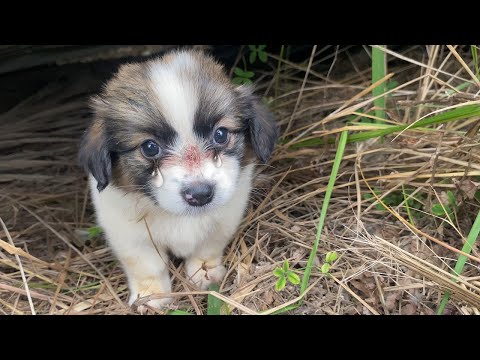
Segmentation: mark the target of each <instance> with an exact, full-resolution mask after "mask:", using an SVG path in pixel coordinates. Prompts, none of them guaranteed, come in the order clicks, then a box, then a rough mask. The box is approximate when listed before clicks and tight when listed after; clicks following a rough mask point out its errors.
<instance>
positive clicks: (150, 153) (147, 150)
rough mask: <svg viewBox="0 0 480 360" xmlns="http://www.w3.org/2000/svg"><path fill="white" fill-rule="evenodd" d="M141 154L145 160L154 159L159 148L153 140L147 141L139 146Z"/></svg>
mask: <svg viewBox="0 0 480 360" xmlns="http://www.w3.org/2000/svg"><path fill="white" fill-rule="evenodd" d="M140 148H141V149H142V154H143V155H144V156H145V157H147V158H154V157H156V156H157V155H158V154H159V153H160V147H159V146H158V144H157V143H156V142H155V141H153V140H147V141H144V142H143V143H142V145H141V146H140Z"/></svg>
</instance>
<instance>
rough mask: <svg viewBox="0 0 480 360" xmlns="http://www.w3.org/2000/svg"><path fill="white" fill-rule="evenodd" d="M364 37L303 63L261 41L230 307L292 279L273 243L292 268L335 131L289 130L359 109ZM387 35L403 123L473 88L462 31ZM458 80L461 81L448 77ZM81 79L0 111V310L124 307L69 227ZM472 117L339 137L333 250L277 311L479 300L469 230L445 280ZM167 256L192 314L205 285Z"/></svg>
mask: <svg viewBox="0 0 480 360" xmlns="http://www.w3.org/2000/svg"><path fill="white" fill-rule="evenodd" d="M369 49H370V48H368V47H365V48H364V49H360V51H358V48H352V47H339V48H337V52H336V53H335V54H329V55H325V54H326V50H328V49H327V48H319V49H318V50H317V51H316V52H315V53H313V54H312V55H313V57H312V58H311V59H310V60H311V61H308V60H307V61H306V62H305V63H304V64H294V63H291V62H288V61H282V64H281V67H280V69H281V71H280V73H277V66H278V63H277V61H278V60H279V58H278V57H277V56H273V57H272V58H271V64H272V70H271V71H264V72H263V73H262V74H261V76H260V79H259V82H258V83H259V92H260V93H262V92H263V93H264V94H265V95H266V96H267V97H268V98H269V99H270V100H271V106H272V109H273V110H274V111H275V113H276V114H277V117H278V120H279V123H280V124H281V125H282V129H283V130H284V132H283V135H284V138H283V140H284V141H283V143H282V145H279V146H278V147H277V149H276V152H275V155H274V157H273V159H272V161H271V162H270V164H269V165H268V166H263V167H259V169H258V172H259V176H258V178H257V181H256V184H255V190H254V192H253V194H252V201H251V205H250V207H249V210H248V214H247V215H246V217H245V220H244V222H243V223H242V226H241V228H240V230H239V232H238V234H237V236H236V237H235V239H234V240H233V242H232V243H231V245H230V246H229V248H228V249H227V253H226V257H225V264H226V266H227V267H228V269H229V271H228V274H227V277H226V278H225V280H224V282H223V284H222V286H221V288H220V293H221V294H222V298H223V300H224V301H225V302H227V303H228V304H229V308H230V311H231V313H232V314H255V313H259V312H264V311H266V312H267V313H271V312H273V310H275V309H277V307H282V306H283V305H284V304H287V303H292V302H293V301H294V300H295V299H296V298H297V297H298V296H299V295H300V294H299V287H297V286H293V285H291V284H290V285H287V286H286V288H285V289H284V290H283V291H281V292H277V291H275V289H274V283H275V281H276V278H275V276H274V275H273V273H272V271H273V270H274V269H275V268H276V267H278V266H281V263H282V262H283V261H284V260H285V259H288V261H289V263H290V267H291V268H293V269H295V271H296V272H297V273H298V275H300V276H301V275H302V273H303V268H304V267H305V265H306V262H307V259H308V256H309V253H310V250H311V248H312V244H313V240H314V236H315V232H316V225H317V223H318V216H319V212H320V208H321V205H322V199H323V196H324V192H325V190H326V185H327V183H328V179H329V174H330V170H331V166H332V162H333V158H334V156H335V151H336V147H335V145H322V146H318V147H315V148H300V149H292V148H291V147H290V145H292V144H295V143H298V142H299V141H301V140H304V139H307V138H313V137H324V136H325V135H327V134H335V132H336V129H339V128H342V127H344V126H345V125H346V123H345V120H346V119H347V118H348V120H352V121H353V120H354V118H355V117H356V118H357V119H359V118H360V116H361V115H362V114H361V113H358V110H359V106H358V105H359V104H363V105H362V106H361V108H362V110H363V112H367V111H368V110H370V109H372V107H373V101H372V97H371V92H370V90H368V91H364V90H366V89H368V88H369V86H370V85H371V83H370V81H371V80H370V74H371V68H370V59H369V56H368V54H367V51H369ZM388 51H389V58H388V59H389V61H390V62H389V72H393V73H394V76H393V79H395V80H396V81H398V83H399V84H400V85H402V84H406V83H409V84H408V85H407V86H404V87H402V88H400V89H397V90H395V91H393V92H392V93H391V94H390V96H389V97H388V98H387V114H388V118H389V122H391V123H394V124H411V123H413V122H414V121H416V120H418V119H419V118H420V117H422V116H425V115H427V114H429V113H431V112H433V111H437V110H440V109H443V108H447V107H449V106H455V105H458V104H462V103H466V102H471V101H476V102H477V101H479V100H480V98H479V97H478V91H479V90H480V89H479V87H478V85H477V84H478V80H477V79H476V78H475V74H473V73H472V70H470V69H475V66H474V64H473V61H472V56H471V54H470V53H469V48H468V47H465V48H463V47H458V46H454V47H448V48H447V47H445V46H428V47H426V48H425V47H420V46H417V47H412V48H409V49H403V50H402V51H401V53H398V52H397V51H396V50H391V49H389V50H388ZM273 59H276V60H273ZM460 60H461V61H460ZM306 72H308V76H305V75H306ZM258 74H259V73H258V72H257V75H258ZM326 74H328V76H326ZM472 75H473V78H475V81H474V80H472ZM465 81H470V82H472V85H470V86H468V87H467V88H463V89H461V90H457V89H455V87H457V86H459V85H460V84H462V83H463V82H465ZM95 86H98V84H97V82H95V81H94V80H92V81H86V80H84V81H80V78H73V79H70V80H68V81H63V82H52V83H50V84H49V85H48V86H47V87H45V88H43V89H42V90H41V91H39V92H37V93H36V94H34V95H33V96H31V97H30V98H28V99H25V101H23V102H22V103H20V104H18V105H17V106H15V107H14V108H12V109H10V110H9V111H8V112H6V113H4V114H1V115H0V118H1V121H0V149H1V155H0V199H1V204H2V206H1V208H0V217H1V218H2V219H3V221H4V222H5V224H6V230H2V229H1V228H0V239H1V240H0V248H1V250H0V313H3V314H30V313H32V312H33V311H34V312H36V313H37V314H129V313H133V311H132V310H130V309H129V308H127V307H126V306H125V301H126V299H127V295H128V289H127V286H126V282H125V276H124V275H123V272H122V270H121V268H120V267H119V265H118V263H117V261H116V260H115V259H114V257H113V255H112V253H111V251H110V250H109V248H108V247H107V246H106V245H105V244H104V242H103V241H102V239H96V240H95V241H85V239H84V237H82V236H81V233H82V230H85V229H87V228H89V227H90V226H93V225H95V223H94V216H93V213H92V207H91V205H90V203H89V199H88V191H87V184H86V177H85V176H84V174H83V172H82V171H81V169H79V167H78V166H77V163H76V153H77V145H78V140H79V138H80V136H81V134H82V131H83V130H84V128H85V127H86V125H87V123H88V117H89V114H88V111H87V109H86V107H85V99H86V97H87V96H88V95H90V93H91V91H92V88H95ZM274 94H277V95H276V96H274ZM359 94H360V95H359ZM358 95H359V96H358ZM478 126H479V119H478V118H473V119H464V120H458V121H454V122H451V123H448V124H445V125H440V126H437V127H436V129H435V130H434V131H426V130H415V131H413V130H412V131H410V130H408V131H405V132H403V133H402V134H401V135H400V136H398V137H395V135H393V136H388V137H386V138H384V139H371V140H368V141H365V142H361V143H355V144H350V145H348V146H347V149H346V152H345V156H344V160H343V161H342V164H341V167H340V170H339V178H338V179H337V182H336V185H335V189H334V192H333V196H332V199H331V202H330V206H329V208H328V213H327V219H326V223H325V229H324V232H323V234H322V238H321V241H320V246H319V256H318V259H317V260H318V261H317V262H316V265H318V266H321V264H322V262H323V259H324V254H325V253H326V252H328V251H332V250H335V251H336V252H337V253H338V254H339V259H338V260H337V261H336V262H335V263H334V265H333V267H332V269H331V276H325V275H323V274H322V273H321V272H320V270H319V268H318V267H316V268H314V269H313V271H312V278H311V281H310V284H311V285H313V286H310V287H309V289H308V292H307V294H306V297H305V298H304V302H303V305H302V306H301V307H299V308H298V309H296V310H293V311H291V312H290V313H295V314H371V313H379V314H433V313H434V312H435V311H436V308H437V306H438V304H439V303H440V299H441V296H442V295H443V292H444V291H445V290H446V289H450V290H451V291H452V297H451V301H450V303H449V305H448V306H447V310H446V313H455V314H478V313H479V308H480V273H479V265H480V251H479V250H480V249H479V247H478V244H477V245H476V247H475V248H474V249H473V251H472V257H471V258H469V260H468V262H467V265H466V267H465V270H464V273H463V276H462V277H461V278H460V280H459V282H457V283H453V282H451V281H450V278H451V276H450V274H451V272H452V268H453V267H454V264H455V261H456V258H457V256H458V255H457V254H456V253H455V252H453V251H452V250H451V248H454V249H461V247H462V245H463V243H464V242H465V238H466V235H467V234H468V231H469V230H470V227H471V226H472V224H473V221H474V218H475V215H476V213H477V212H478V210H479V208H480V201H479V198H478V197H477V198H475V197H473V196H472V195H473V194H474V193H475V191H477V194H478V191H479V185H480V184H479V183H480V180H479V179H480V177H479V176H480V144H479V140H480V137H479V135H478V131H477V130H478ZM287 128H288V133H285V130H286V129H287ZM367 183H368V185H370V186H371V187H372V188H375V189H376V190H377V191H378V192H379V197H380V198H383V199H384V200H385V199H388V198H389V197H392V196H393V195H394V194H398V193H402V187H403V188H405V189H407V190H408V194H410V195H409V196H412V197H415V198H416V199H417V200H418V202H417V204H418V206H417V207H418V208H419V209H418V210H417V209H414V208H409V209H408V210H410V212H411V215H412V221H413V224H410V225H411V226H408V225H407V224H406V222H409V221H410V220H409V216H408V213H407V207H406V206H405V201H401V202H400V203H397V204H394V206H393V210H394V211H395V212H396V213H398V214H399V216H401V218H403V219H404V221H400V220H399V219H398V218H397V217H395V216H394V215H393V214H391V213H389V212H387V211H385V210H381V209H378V206H376V203H378V202H377V201H375V203H374V200H375V199H374V198H373V199H372V198H370V199H367V198H366V197H365V194H368V193H369V189H368V186H367ZM447 190H451V191H452V192H453V193H454V194H455V196H456V202H457V205H458V212H457V214H456V216H455V217H454V218H453V219H452V221H451V224H448V223H447V221H448V219H447V220H445V219H443V218H441V217H437V216H434V215H433V214H432V210H431V208H432V204H434V203H438V201H439V199H443V198H445V192H446V191H447ZM10 238H11V240H12V242H13V244H14V245H12V243H10V241H9V239H10ZM432 238H434V239H436V240H437V242H433V241H432V240H431V239H432ZM449 247H450V248H449ZM16 255H18V257H17V256H16ZM171 270H172V274H173V281H174V290H173V291H174V292H175V296H176V298H177V301H176V302H175V303H174V304H173V308H176V309H181V310H184V311H190V312H192V313H196V314H205V313H206V298H207V297H206V294H207V293H206V292H198V291H197V289H195V288H194V287H193V286H192V285H191V284H190V283H189V282H187V281H186V279H185V277H184V273H183V269H182V263H181V262H175V263H171ZM22 273H24V278H25V280H23V278H22ZM27 284H28V287H27V286H26V285H27ZM29 298H31V303H29Z"/></svg>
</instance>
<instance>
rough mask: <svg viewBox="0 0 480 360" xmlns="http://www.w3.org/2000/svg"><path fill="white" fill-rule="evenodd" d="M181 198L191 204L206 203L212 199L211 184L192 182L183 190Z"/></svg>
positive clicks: (199, 204)
mask: <svg viewBox="0 0 480 360" xmlns="http://www.w3.org/2000/svg"><path fill="white" fill-rule="evenodd" d="M182 195H183V198H184V199H185V201H186V202H187V203H188V204H189V205H192V206H202V205H205V204H208V203H209V202H210V201H212V199H213V186H212V185H210V184H207V183H193V184H191V185H190V186H189V187H187V188H186V189H184V190H183V192H182Z"/></svg>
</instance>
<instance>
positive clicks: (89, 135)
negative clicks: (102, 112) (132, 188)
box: [79, 119, 112, 191]
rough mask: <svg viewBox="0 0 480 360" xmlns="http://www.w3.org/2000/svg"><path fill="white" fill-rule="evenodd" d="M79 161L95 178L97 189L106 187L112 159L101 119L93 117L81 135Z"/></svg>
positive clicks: (109, 177) (110, 172)
mask: <svg viewBox="0 0 480 360" xmlns="http://www.w3.org/2000/svg"><path fill="white" fill-rule="evenodd" d="M79 162H80V164H81V165H82V166H83V167H84V169H85V170H86V171H87V172H89V173H91V174H92V175H93V177H94V178H95V179H96V180H97V182H98V185H97V189H98V191H102V190H103V189H105V188H106V187H107V185H108V183H109V182H110V179H111V177H112V159H111V157H110V152H109V150H108V144H107V139H106V134H105V126H104V124H103V121H101V120H99V119H95V120H94V121H93V123H92V124H91V125H90V127H89V128H88V129H87V130H86V132H85V134H84V135H83V137H82V140H81V143H80V152H79Z"/></svg>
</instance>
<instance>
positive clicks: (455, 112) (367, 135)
mask: <svg viewBox="0 0 480 360" xmlns="http://www.w3.org/2000/svg"><path fill="white" fill-rule="evenodd" d="M474 116H480V105H477V104H473V105H466V106H462V107H458V108H456V109H452V110H449V111H445V112H444V113H441V114H436V115H433V116H429V117H427V118H425V119H422V120H420V121H417V122H416V123H415V124H413V125H411V126H410V125H390V126H386V127H385V129H379V130H371V131H364V132H361V133H357V134H352V135H349V137H348V143H354V142H358V141H365V140H368V139H372V138H378V137H382V136H385V135H390V134H394V133H399V132H401V131H403V130H405V129H406V128H407V127H409V126H410V127H409V129H417V128H422V127H426V126H430V125H439V124H444V123H448V122H450V121H455V120H459V119H467V118H471V117H474ZM325 142H327V143H329V144H332V143H334V142H335V139H334V138H328V139H326V140H322V139H320V138H315V139H308V140H304V141H301V142H298V143H296V144H293V145H292V146H291V148H292V149H298V148H302V147H307V146H316V145H323V144H325Z"/></svg>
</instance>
